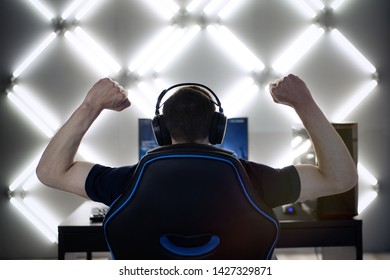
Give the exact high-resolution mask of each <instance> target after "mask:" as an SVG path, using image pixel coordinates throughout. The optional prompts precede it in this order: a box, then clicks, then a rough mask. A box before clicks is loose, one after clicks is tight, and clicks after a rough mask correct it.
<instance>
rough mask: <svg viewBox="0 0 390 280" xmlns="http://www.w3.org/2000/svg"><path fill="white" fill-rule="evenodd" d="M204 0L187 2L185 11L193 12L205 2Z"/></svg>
mask: <svg viewBox="0 0 390 280" xmlns="http://www.w3.org/2000/svg"><path fill="white" fill-rule="evenodd" d="M205 1H206V0H193V1H192V2H190V3H189V4H188V6H187V7H186V11H187V12H189V13H192V12H194V11H195V10H197V9H199V8H200V6H201V5H202V4H203V3H204V2H205Z"/></svg>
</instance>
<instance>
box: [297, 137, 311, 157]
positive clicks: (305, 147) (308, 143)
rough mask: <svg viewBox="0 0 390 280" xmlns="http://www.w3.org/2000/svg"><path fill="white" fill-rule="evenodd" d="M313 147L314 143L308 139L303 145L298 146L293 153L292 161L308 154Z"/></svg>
mask: <svg viewBox="0 0 390 280" xmlns="http://www.w3.org/2000/svg"><path fill="white" fill-rule="evenodd" d="M311 147H312V143H311V140H310V139H306V141H305V142H303V143H302V144H301V145H299V146H297V147H296V148H295V149H294V150H293V153H292V159H293V160H295V159H296V158H297V157H300V156H301V155H303V154H304V153H306V152H307V151H308V150H309V149H310V148H311Z"/></svg>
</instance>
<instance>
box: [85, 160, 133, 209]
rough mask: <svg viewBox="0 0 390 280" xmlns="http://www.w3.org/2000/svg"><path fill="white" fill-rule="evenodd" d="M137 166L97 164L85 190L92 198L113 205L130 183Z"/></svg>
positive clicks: (91, 172)
mask: <svg viewBox="0 0 390 280" xmlns="http://www.w3.org/2000/svg"><path fill="white" fill-rule="evenodd" d="M135 168H136V166H124V167H118V168H112V167H107V166H103V165H99V164H96V165H94V166H93V168H92V169H91V171H90V172H89V174H88V177H87V180H86V182H85V191H86V193H87V195H88V197H89V198H90V199H92V200H93V201H97V202H102V203H104V204H106V205H108V206H109V205H111V204H112V203H113V202H114V201H115V200H116V199H117V198H118V197H119V196H120V195H121V194H122V193H123V190H124V189H125V188H126V186H128V185H129V183H130V180H131V177H132V176H133V173H134V171H135Z"/></svg>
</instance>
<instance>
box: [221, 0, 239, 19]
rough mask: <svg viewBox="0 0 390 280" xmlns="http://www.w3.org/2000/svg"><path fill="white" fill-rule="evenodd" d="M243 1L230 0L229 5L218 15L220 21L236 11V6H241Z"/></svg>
mask: <svg viewBox="0 0 390 280" xmlns="http://www.w3.org/2000/svg"><path fill="white" fill-rule="evenodd" d="M243 2H244V0H230V1H229V3H227V4H226V5H225V6H224V7H223V8H222V9H221V11H220V12H219V13H218V16H219V17H220V18H221V19H226V18H227V17H229V16H230V15H232V14H233V12H234V11H235V10H236V9H237V7H238V4H242V3H243Z"/></svg>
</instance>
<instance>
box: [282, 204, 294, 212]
mask: <svg viewBox="0 0 390 280" xmlns="http://www.w3.org/2000/svg"><path fill="white" fill-rule="evenodd" d="M282 212H283V214H287V215H291V214H295V213H296V212H297V210H296V208H295V205H294V204H286V205H283V206H282Z"/></svg>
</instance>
